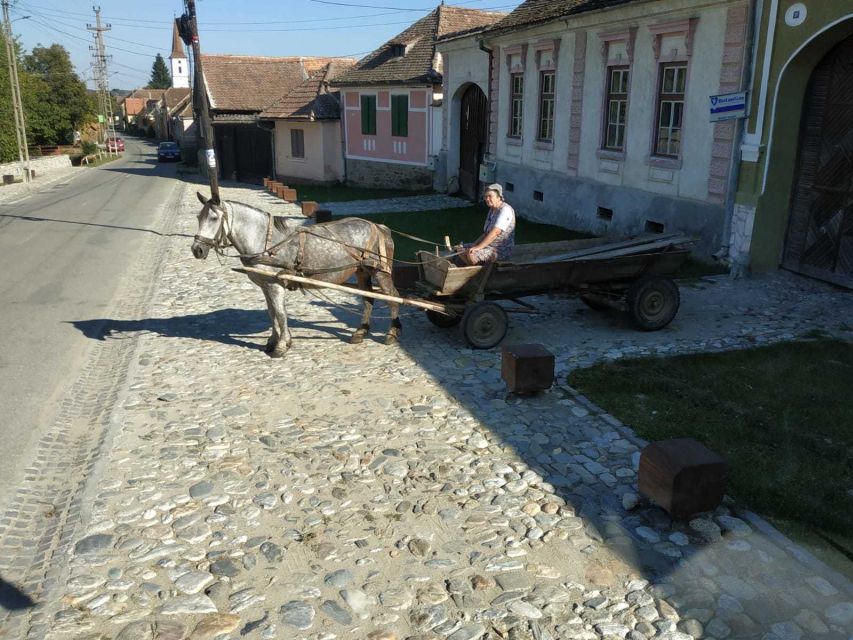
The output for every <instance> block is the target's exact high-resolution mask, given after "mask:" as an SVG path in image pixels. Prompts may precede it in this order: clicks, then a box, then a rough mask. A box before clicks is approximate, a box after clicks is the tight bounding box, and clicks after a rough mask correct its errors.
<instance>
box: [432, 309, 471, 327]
mask: <svg viewBox="0 0 853 640" xmlns="http://www.w3.org/2000/svg"><path fill="white" fill-rule="evenodd" d="M426 317H427V320H429V321H430V322H432V323H433V324H434V325H435V326H436V327H441V328H442V329H449V328H450V327H455V326H456V325H457V324H459V323H460V322H462V316H460V315H459V314H453V315H452V316H449V315H447V314H444V313H439V312H438V311H430V310H429V309H427V312H426Z"/></svg>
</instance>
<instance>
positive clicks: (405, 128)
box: [391, 96, 409, 138]
mask: <svg viewBox="0 0 853 640" xmlns="http://www.w3.org/2000/svg"><path fill="white" fill-rule="evenodd" d="M391 135H393V136H399V137H401V138H405V137H406V136H408V135H409V96H391Z"/></svg>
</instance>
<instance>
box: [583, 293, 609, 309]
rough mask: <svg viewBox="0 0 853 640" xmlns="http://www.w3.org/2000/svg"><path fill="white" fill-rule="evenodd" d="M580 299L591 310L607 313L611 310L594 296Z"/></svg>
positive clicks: (584, 296) (585, 296)
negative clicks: (606, 311)
mask: <svg viewBox="0 0 853 640" xmlns="http://www.w3.org/2000/svg"><path fill="white" fill-rule="evenodd" d="M580 298H581V302H583V303H584V304H585V305H586V306H588V307H589V308H590V309H595V310H596V311H605V310H607V309H609V308H610V307H608V306H607V305H606V304H603V303H602V302H601V301H600V300H598V299H597V298H596V297H594V296H588V295H582V296H581V297H580Z"/></svg>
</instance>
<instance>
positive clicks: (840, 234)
mask: <svg viewBox="0 0 853 640" xmlns="http://www.w3.org/2000/svg"><path fill="white" fill-rule="evenodd" d="M851 78H853V37H850V38H847V39H846V40H844V41H843V42H841V44H839V45H837V46H836V47H835V48H834V49H833V50H832V51H830V52H829V53H828V54H827V55H826V57H825V58H824V59H823V60H822V61H821V62H820V63H819V64H818V66H817V67H816V68H815V70H814V72H813V73H812V77H811V80H810V82H809V88H808V92H807V95H806V99H805V103H804V105H803V120H802V126H801V128H800V141H799V152H798V155H797V170H796V173H795V175H794V190H793V195H792V198H791V217H790V222H789V224H788V236H787V238H786V241H785V251H784V256H783V260H782V265H783V266H784V267H785V268H786V269H791V270H792V271H798V272H800V273H803V274H805V275H809V276H812V277H815V278H819V279H821V280H827V281H829V282H832V283H835V284H838V285H842V286H845V287H850V288H853V82H851Z"/></svg>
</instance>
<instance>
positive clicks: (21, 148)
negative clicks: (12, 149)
mask: <svg viewBox="0 0 853 640" xmlns="http://www.w3.org/2000/svg"><path fill="white" fill-rule="evenodd" d="M2 4H3V35H4V39H5V40H6V55H7V57H8V58H9V84H11V85H12V109H13V110H14V112H15V138H16V139H17V141H18V162H20V163H21V169H22V170H23V172H24V182H29V181H30V179H31V178H32V176H31V175H30V150H29V148H28V147H27V125H26V121H25V119H24V103H23V101H22V100H21V83H20V81H19V80H18V56H17V51H15V40H14V38H13V36H12V21H11V20H9V0H2Z"/></svg>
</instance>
